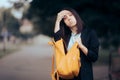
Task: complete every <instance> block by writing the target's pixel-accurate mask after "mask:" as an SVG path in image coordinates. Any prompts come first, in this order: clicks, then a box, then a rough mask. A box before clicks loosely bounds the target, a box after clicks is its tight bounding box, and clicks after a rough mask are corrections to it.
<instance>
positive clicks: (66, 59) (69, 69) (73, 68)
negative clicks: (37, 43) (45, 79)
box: [49, 38, 81, 80]
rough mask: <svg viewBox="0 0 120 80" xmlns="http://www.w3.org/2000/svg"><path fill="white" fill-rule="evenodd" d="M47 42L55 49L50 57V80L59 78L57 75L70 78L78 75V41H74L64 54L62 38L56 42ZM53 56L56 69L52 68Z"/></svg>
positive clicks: (79, 64) (79, 65)
mask: <svg viewBox="0 0 120 80" xmlns="http://www.w3.org/2000/svg"><path fill="white" fill-rule="evenodd" d="M49 44H51V45H52V46H53V48H54V51H55V53H54V54H53V58H52V72H51V77H52V80H59V77H61V78H63V79H72V78H74V77H75V76H78V74H79V70H80V67H81V63H80V52H79V48H78V43H77V42H75V43H74V44H73V46H72V48H71V49H70V50H69V51H68V52H67V54H65V50H64V45H63V39H62V38H61V39H60V40H58V41H56V42H55V41H51V42H49ZM54 57H55V60H56V65H55V66H56V70H54ZM55 74H57V78H55Z"/></svg>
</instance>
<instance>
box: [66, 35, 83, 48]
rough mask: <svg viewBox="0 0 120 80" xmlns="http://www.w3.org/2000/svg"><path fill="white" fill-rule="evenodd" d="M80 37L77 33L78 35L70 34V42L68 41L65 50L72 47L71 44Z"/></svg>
mask: <svg viewBox="0 0 120 80" xmlns="http://www.w3.org/2000/svg"><path fill="white" fill-rule="evenodd" d="M80 36H81V33H79V34H74V33H71V37H70V40H69V43H68V48H67V50H69V49H70V48H71V47H72V46H73V44H74V43H75V41H76V39H77V38H80Z"/></svg>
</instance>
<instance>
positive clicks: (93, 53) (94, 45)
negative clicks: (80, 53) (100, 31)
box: [87, 30, 99, 62]
mask: <svg viewBox="0 0 120 80" xmlns="http://www.w3.org/2000/svg"><path fill="white" fill-rule="evenodd" d="M98 52H99V40H98V37H97V34H96V32H95V31H93V30H92V31H91V33H90V42H89V47H88V54H87V57H88V59H89V60H90V61H92V62H95V61H96V60H97V59H98Z"/></svg>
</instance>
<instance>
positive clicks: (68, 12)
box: [63, 10, 72, 14]
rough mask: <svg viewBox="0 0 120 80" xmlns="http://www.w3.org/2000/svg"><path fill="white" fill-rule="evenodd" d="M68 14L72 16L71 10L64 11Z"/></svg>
mask: <svg viewBox="0 0 120 80" xmlns="http://www.w3.org/2000/svg"><path fill="white" fill-rule="evenodd" d="M63 11H64V12H65V13H66V14H72V12H70V11H69V10H63Z"/></svg>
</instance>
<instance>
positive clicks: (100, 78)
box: [0, 0, 120, 80]
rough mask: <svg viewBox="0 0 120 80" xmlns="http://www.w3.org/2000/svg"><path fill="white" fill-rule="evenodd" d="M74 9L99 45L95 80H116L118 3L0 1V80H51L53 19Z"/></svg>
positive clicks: (119, 42)
mask: <svg viewBox="0 0 120 80" xmlns="http://www.w3.org/2000/svg"><path fill="white" fill-rule="evenodd" d="M64 7H72V8H74V9H75V10H76V11H77V12H78V13H79V15H80V17H81V18H82V19H83V21H84V22H85V24H86V25H87V26H88V27H90V28H93V29H94V30H95V31H96V32H97V35H98V38H99V41H100V51H99V59H98V61H97V62H96V63H94V65H93V71H94V79H95V80H120V77H119V76H120V0H50V1H48V0H0V80H48V79H49V80H51V77H50V72H51V57H52V53H53V50H52V47H51V46H50V45H48V42H49V41H50V40H51V38H52V37H53V29H54V24H55V19H56V15H57V13H58V12H59V10H60V9H62V8H64Z"/></svg>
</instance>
